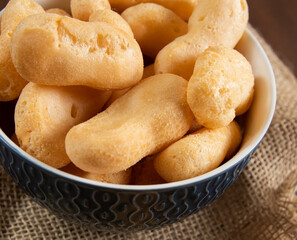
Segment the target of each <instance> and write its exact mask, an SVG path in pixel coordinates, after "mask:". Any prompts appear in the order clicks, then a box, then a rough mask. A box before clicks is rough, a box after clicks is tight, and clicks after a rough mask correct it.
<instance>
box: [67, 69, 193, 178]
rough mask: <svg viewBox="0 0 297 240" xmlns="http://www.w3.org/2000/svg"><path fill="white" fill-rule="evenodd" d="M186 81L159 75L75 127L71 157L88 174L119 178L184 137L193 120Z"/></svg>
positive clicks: (69, 150)
mask: <svg viewBox="0 0 297 240" xmlns="http://www.w3.org/2000/svg"><path fill="white" fill-rule="evenodd" d="M186 88H187V81H186V80H185V79H183V78H181V77H179V76H176V75H173V74H163V75H155V76H152V77H149V78H147V79H145V80H143V81H141V83H139V84H137V85H136V86H135V87H133V88H132V89H131V90H130V91H128V92H127V93H126V94H125V95H124V96H122V97H120V98H119V99H117V100H116V101H115V102H114V103H113V104H111V105H110V106H109V107H108V108H107V109H106V110H105V111H103V112H101V113H99V114H98V115H97V116H95V117H93V118H92V119H90V120H88V121H86V122H84V123H82V124H79V125H77V126H75V127H73V128H72V129H71V130H70V131H69V132H68V134H67V136H66V152H67V154H68V156H69V158H70V159H71V161H72V162H73V163H74V164H75V165H76V166H78V167H79V168H81V169H83V170H84V171H88V172H94V173H101V174H102V173H114V172H119V171H122V170H125V169H127V168H129V167H131V166H132V165H134V164H135V163H136V162H138V161H139V160H141V159H142V158H144V157H145V156H148V155H150V154H154V153H156V152H158V151H160V150H161V149H162V148H164V147H166V146H168V145H169V144H171V143H172V142H174V141H176V140H178V139H179V138H181V137H182V136H183V135H184V134H185V133H186V132H187V131H188V130H189V128H190V126H191V123H192V121H193V115H192V112H191V111H190V109H189V107H188V104H187V101H186Z"/></svg>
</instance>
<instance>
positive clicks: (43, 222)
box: [0, 29, 297, 240]
mask: <svg viewBox="0 0 297 240" xmlns="http://www.w3.org/2000/svg"><path fill="white" fill-rule="evenodd" d="M251 30H252V32H253V33H254V34H255V35H256V37H257V38H258V40H259V41H260V43H261V44H262V46H263V47H264V49H265V51H266V53H267V55H268V57H269V59H270V61H271V63H272V66H273V69H274V72H275V76H276V83H277V99H278V100H277V106H276V111H275V115H274V119H273V121H272V124H271V126H270V128H269V130H268V132H267V134H266V136H265V137H264V139H263V141H262V142H261V144H260V146H259V148H258V149H257V151H256V153H255V154H254V157H253V158H252V160H251V161H250V163H249V164H248V166H247V167H246V169H245V170H244V171H243V172H242V174H241V175H240V177H239V179H238V180H237V181H236V182H235V183H234V184H233V185H232V186H231V187H230V188H229V189H228V190H227V191H226V192H225V193H224V194H223V196H222V197H220V198H219V199H218V200H216V201H215V202H213V203H212V204H211V205H209V206H208V207H206V208H205V209H203V210H202V211H201V212H199V213H197V214H194V215H192V216H190V217H188V218H187V219H185V220H184V221H182V222H180V223H176V224H173V225H170V226H166V227H163V228H161V229H156V230H151V231H143V232H137V233H122V234H116V233H104V232H96V231H91V230H88V229H84V228H80V227H77V226H73V225H70V224H67V222H65V221H64V220H63V219H59V218H57V217H56V216H54V215H52V214H51V213H49V212H48V211H47V210H45V209H44V208H42V207H40V206H39V205H38V204H36V203H35V202H33V201H32V200H31V199H30V198H29V197H28V196H27V195H25V194H24V193H23V192H22V191H21V190H20V189H18V188H17V187H16V185H15V184H14V183H13V182H12V180H11V178H10V177H9V176H8V175H7V174H6V173H5V172H4V171H3V169H2V168H0V169H1V170H0V174H1V175H0V239H1V240H2V239H22V240H23V239H32V240H33V239H141V240H143V239H199V240H200V239H207V240H211V239H220V240H224V239H241V240H245V239H249V240H250V239H254V240H256V239H259V240H266V239H267V240H273V239H297V108H296V106H297V80H296V78H295V77H294V76H293V74H292V73H291V72H290V70H289V69H288V68H287V67H286V66H285V65H284V64H283V62H281V61H280V60H279V59H278V57H277V56H276V54H275V53H274V52H273V51H272V49H271V48H270V47H269V46H268V45H267V43H266V42H265V41H264V40H263V39H262V38H261V37H260V36H259V35H258V33H257V32H256V31H255V30H253V29H251Z"/></svg>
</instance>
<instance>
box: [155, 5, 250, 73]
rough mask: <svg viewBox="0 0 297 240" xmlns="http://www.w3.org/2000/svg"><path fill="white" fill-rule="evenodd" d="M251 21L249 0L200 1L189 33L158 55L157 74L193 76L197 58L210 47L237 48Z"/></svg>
mask: <svg viewBox="0 0 297 240" xmlns="http://www.w3.org/2000/svg"><path fill="white" fill-rule="evenodd" d="M247 22H248V7H247V3H246V0H212V1H209V0H200V1H198V5H197V6H196V8H195V10H194V12H193V14H192V15H191V17H190V19H189V23H188V33H187V34H186V35H183V36H181V37H179V38H176V39H175V40H174V41H172V42H171V43H169V44H168V45H167V46H165V47H164V48H163V49H162V50H161V51H160V52H159V54H158V55H157V57H156V61H155V73H156V74H158V73H173V74H177V75H179V76H182V77H184V78H185V79H190V77H191V75H192V73H193V69H194V65H195V61H196V59H197V57H198V56H199V55H200V54H201V53H202V52H203V51H204V50H205V49H207V48H208V47H209V46H219V45H220V46H226V47H231V48H233V47H235V45H236V44H237V42H238V41H239V40H240V38H241V36H242V35H243V33H244V31H245V28H246V25H247Z"/></svg>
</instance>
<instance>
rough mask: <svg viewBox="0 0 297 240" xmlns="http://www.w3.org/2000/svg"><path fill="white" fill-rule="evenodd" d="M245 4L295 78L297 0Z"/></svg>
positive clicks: (258, 0)
mask: <svg viewBox="0 0 297 240" xmlns="http://www.w3.org/2000/svg"><path fill="white" fill-rule="evenodd" d="M61 1H63V0H61ZM210 1H211V0H210ZM7 2H8V0H0V9H2V8H4V7H5V5H6V4H7ZM247 2H248V5H249V12H250V23H251V24H252V26H254V27H255V28H256V29H257V30H258V32H259V33H260V34H261V35H262V36H263V37H264V38H265V39H266V41H267V42H268V43H269V44H270V45H271V46H272V48H273V49H274V51H275V52H276V53H277V55H278V56H279V57H280V58H281V59H282V60H283V61H284V63H285V64H286V65H287V66H288V67H289V68H290V69H291V70H292V71H293V72H294V74H295V76H297V0H281V1H280V0H247Z"/></svg>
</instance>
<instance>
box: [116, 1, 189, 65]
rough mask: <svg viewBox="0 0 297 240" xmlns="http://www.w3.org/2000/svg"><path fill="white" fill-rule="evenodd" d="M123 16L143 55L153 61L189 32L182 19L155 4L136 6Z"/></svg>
mask: <svg viewBox="0 0 297 240" xmlns="http://www.w3.org/2000/svg"><path fill="white" fill-rule="evenodd" d="M121 15H122V17H123V18H124V19H125V20H126V21H127V22H128V23H129V25H130V27H131V28H132V31H133V33H134V37H135V39H136V41H137V42H138V43H139V45H140V47H141V50H142V52H143V54H145V55H147V56H149V57H151V58H153V59H154V58H155V57H156V55H157V54H158V52H159V51H160V50H161V49H162V48H163V47H165V46H166V45H167V44H168V43H170V42H172V41H173V40H174V39H175V38H177V37H179V36H181V35H184V34H186V33H187V31H188V25H187V23H186V22H185V21H184V20H183V19H182V18H180V17H179V16H178V15H176V14H175V13H174V12H172V11H171V10H169V9H167V8H165V7H163V6H161V5H158V4H155V3H142V4H138V5H135V6H133V7H130V8H128V9H126V10H125V11H124V12H123V13H122V14H121Z"/></svg>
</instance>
